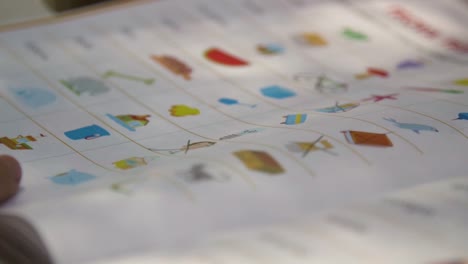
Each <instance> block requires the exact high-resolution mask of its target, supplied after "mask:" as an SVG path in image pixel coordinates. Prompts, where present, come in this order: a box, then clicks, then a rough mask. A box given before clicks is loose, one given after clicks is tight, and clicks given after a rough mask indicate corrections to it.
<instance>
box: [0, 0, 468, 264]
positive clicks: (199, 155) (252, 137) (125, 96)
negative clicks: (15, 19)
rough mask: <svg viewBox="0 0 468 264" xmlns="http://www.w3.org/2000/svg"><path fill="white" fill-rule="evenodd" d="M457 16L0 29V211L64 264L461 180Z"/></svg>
mask: <svg viewBox="0 0 468 264" xmlns="http://www.w3.org/2000/svg"><path fill="white" fill-rule="evenodd" d="M467 10H468V7H467V6H466V4H465V3H464V2H463V1H453V2H451V3H444V4H443V3H441V2H438V1H409V2H408V1H365V2H362V1H355V2H354V1H296V0H274V1H268V2H266V1H259V0H244V1H226V0H225V1H208V0H196V1H190V2H187V1H181V0H170V1H169V0H166V1H155V2H152V1H136V2H134V3H132V4H128V5H126V6H120V7H119V8H115V9H112V10H107V11H105V12H99V11H96V12H93V13H89V14H83V15H75V16H71V17H68V18H67V17H65V18H59V19H57V20H56V21H51V22H49V23H44V24H41V25H35V26H31V27H25V28H20V29H15V30H5V31H4V32H2V33H0V58H1V61H0V113H1V115H0V124H1V125H0V143H1V144H0V153H2V154H9V155H13V156H14V157H16V158H18V159H19V160H20V161H21V163H22V166H23V169H24V177H23V183H22V190H21V192H20V195H18V196H17V197H16V198H15V199H14V200H12V201H10V203H9V204H7V205H6V207H7V209H9V210H11V211H13V212H17V213H20V214H22V215H25V216H26V217H27V218H28V219H31V221H32V222H33V223H34V224H36V226H37V227H38V228H39V230H40V232H41V233H42V234H43V236H44V237H45V240H46V243H47V245H48V246H49V247H50V249H51V251H52V254H53V256H54V257H55V258H56V259H57V261H58V262H60V263H83V262H91V261H98V260H106V259H116V258H120V257H124V256H134V255H137V254H139V253H144V252H159V253H160V254H162V255H164V254H174V252H184V251H186V250H190V249H192V248H193V247H194V245H198V244H199V242H200V243H201V241H204V240H206V239H207V238H210V237H212V236H214V235H218V234H222V233H225V232H232V231H233V230H234V231H235V230H244V229H252V228H256V227H262V226H265V225H268V226H269V225H276V224H280V223H285V222H290V221H293V220H297V219H301V218H303V217H304V216H306V215H307V216H309V215H310V214H316V213H319V212H321V211H324V210H331V209H334V208H338V207H343V206H346V205H348V204H351V203H355V202H363V201H368V202H369V201H374V200H375V199H376V198H377V197H380V196H381V195H383V194H386V193H388V192H390V191H395V190H399V189H401V188H406V187H411V186H415V185H419V184H423V183H428V182H431V181H435V180H440V179H444V178H447V177H460V176H462V177H463V176H464V177H466V176H467V175H466V171H467V158H466V157H467V154H468V153H467V152H468V148H467V147H468V144H467V142H468V141H467V137H468V121H467V120H468V97H467V93H468V90H467V87H468V71H467V68H468V67H467V65H468V48H467V45H468V33H467V30H466V27H464V25H466V20H467V18H466V12H468V11H467ZM464 14H465V15H464ZM330 250H335V249H330ZM188 263H190V262H188ZM330 263H334V262H330ZM399 263H403V262H399Z"/></svg>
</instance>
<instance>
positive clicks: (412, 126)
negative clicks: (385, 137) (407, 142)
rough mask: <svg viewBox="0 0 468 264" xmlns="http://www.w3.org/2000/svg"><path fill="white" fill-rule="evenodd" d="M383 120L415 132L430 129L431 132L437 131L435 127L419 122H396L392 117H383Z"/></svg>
mask: <svg viewBox="0 0 468 264" xmlns="http://www.w3.org/2000/svg"><path fill="white" fill-rule="evenodd" d="M384 120H386V121H389V122H392V123H393V124H394V125H395V126H397V127H399V128H402V129H409V130H411V131H413V132H414V133H416V134H419V132H421V131H431V132H439V130H437V129H436V128H435V127H431V126H428V125H421V124H413V123H400V122H397V121H396V120H395V119H393V118H384Z"/></svg>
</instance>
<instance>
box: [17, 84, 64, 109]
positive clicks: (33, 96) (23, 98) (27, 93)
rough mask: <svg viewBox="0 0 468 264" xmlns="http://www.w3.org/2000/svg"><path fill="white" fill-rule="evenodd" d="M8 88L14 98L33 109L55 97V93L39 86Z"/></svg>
mask: <svg viewBox="0 0 468 264" xmlns="http://www.w3.org/2000/svg"><path fill="white" fill-rule="evenodd" d="M9 90H10V92H11V93H12V94H13V95H14V96H15V99H16V100H18V101H19V102H21V103H22V104H24V105H26V106H28V107H31V108H34V109H37V108H40V107H42V106H45V105H48V104H51V103H53V102H55V100H56V99H57V97H56V96H55V94H53V93H52V92H49V91H47V90H45V89H41V88H10V89H9Z"/></svg>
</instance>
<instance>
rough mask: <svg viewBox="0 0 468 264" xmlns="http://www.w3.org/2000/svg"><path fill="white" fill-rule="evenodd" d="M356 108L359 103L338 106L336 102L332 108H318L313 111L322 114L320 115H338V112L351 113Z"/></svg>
mask: <svg viewBox="0 0 468 264" xmlns="http://www.w3.org/2000/svg"><path fill="white" fill-rule="evenodd" d="M358 106H359V103H347V104H338V102H336V103H335V105H334V106H330V107H325V108H318V109H315V111H317V112H322V113H339V112H343V113H344V112H348V111H351V110H353V109H354V108H356V107H358Z"/></svg>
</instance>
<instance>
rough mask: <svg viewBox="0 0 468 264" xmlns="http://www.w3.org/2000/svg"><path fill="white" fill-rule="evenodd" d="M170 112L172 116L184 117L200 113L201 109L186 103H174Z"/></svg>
mask: <svg viewBox="0 0 468 264" xmlns="http://www.w3.org/2000/svg"><path fill="white" fill-rule="evenodd" d="M169 112H170V113H171V115H172V116H177V117H182V116H189V115H199V114H200V110H198V109H197V108H193V107H190V106H186V105H173V106H172V107H171V109H169Z"/></svg>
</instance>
